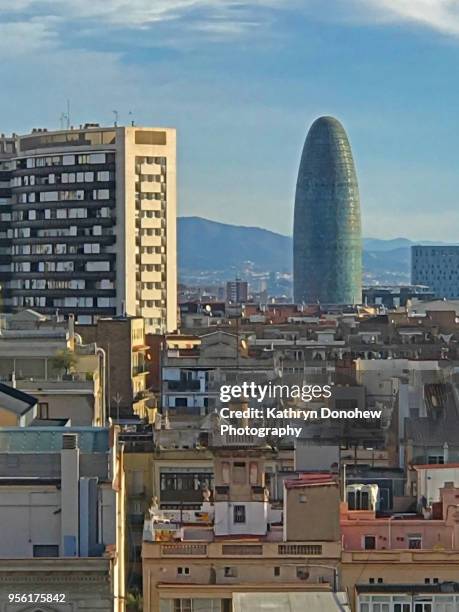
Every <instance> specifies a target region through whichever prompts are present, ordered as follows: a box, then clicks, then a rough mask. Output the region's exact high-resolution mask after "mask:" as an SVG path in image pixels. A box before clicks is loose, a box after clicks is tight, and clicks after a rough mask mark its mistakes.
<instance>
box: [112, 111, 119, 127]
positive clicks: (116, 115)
mask: <svg viewBox="0 0 459 612" xmlns="http://www.w3.org/2000/svg"><path fill="white" fill-rule="evenodd" d="M112 113H113V114H114V115H115V127H117V125H118V117H119V113H118V111H117V110H114V111H112Z"/></svg>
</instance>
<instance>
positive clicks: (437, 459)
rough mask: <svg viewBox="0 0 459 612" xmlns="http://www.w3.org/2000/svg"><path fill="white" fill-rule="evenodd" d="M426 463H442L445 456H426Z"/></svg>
mask: <svg viewBox="0 0 459 612" xmlns="http://www.w3.org/2000/svg"><path fill="white" fill-rule="evenodd" d="M427 463H430V464H434V465H435V464H437V465H439V464H441V465H443V464H444V463H445V458H444V457H443V455H429V456H428V458H427Z"/></svg>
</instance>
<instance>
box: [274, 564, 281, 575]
mask: <svg viewBox="0 0 459 612" xmlns="http://www.w3.org/2000/svg"><path fill="white" fill-rule="evenodd" d="M274 575H275V576H280V567H279V566H278V565H276V567H275V568H274Z"/></svg>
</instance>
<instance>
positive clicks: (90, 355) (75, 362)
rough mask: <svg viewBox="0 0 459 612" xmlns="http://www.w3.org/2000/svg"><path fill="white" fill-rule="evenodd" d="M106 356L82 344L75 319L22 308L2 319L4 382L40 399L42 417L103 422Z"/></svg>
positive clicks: (77, 422) (0, 361)
mask: <svg viewBox="0 0 459 612" xmlns="http://www.w3.org/2000/svg"><path fill="white" fill-rule="evenodd" d="M106 365H107V364H106V355H105V353H104V351H103V350H101V349H100V348H99V347H97V345H95V344H94V343H93V344H83V343H82V340H81V337H80V336H79V335H78V334H75V330H74V324H73V317H72V316H70V317H69V319H68V320H67V321H65V320H63V318H62V317H59V318H57V317H56V316H54V317H53V316H47V315H43V314H40V313H37V312H35V311H33V310H29V309H27V310H23V311H20V312H18V313H15V314H11V315H8V316H5V317H4V318H3V320H2V321H1V323H0V380H3V381H4V382H5V383H7V384H8V385H9V386H12V387H15V388H16V389H18V390H19V391H23V392H25V393H28V394H29V395H32V396H33V397H34V398H36V401H37V404H38V407H37V408H38V410H37V415H36V416H37V418H39V419H45V420H46V419H65V420H69V421H70V422H71V423H72V425H75V426H85V425H98V426H101V425H104V424H105V421H106V416H107V415H106V406H105V403H106V397H105V393H104V384H103V380H104V376H105V371H106Z"/></svg>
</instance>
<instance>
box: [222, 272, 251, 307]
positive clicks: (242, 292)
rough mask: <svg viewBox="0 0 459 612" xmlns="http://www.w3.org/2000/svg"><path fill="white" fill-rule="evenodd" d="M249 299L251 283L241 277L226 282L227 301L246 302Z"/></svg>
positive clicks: (233, 302) (234, 302)
mask: <svg viewBox="0 0 459 612" xmlns="http://www.w3.org/2000/svg"><path fill="white" fill-rule="evenodd" d="M248 299H249V284H248V282H247V281H243V280H241V279H240V278H236V279H235V280H234V281H228V282H227V283H226V301H227V302H230V303H232V304H245V302H247V301H248Z"/></svg>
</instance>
